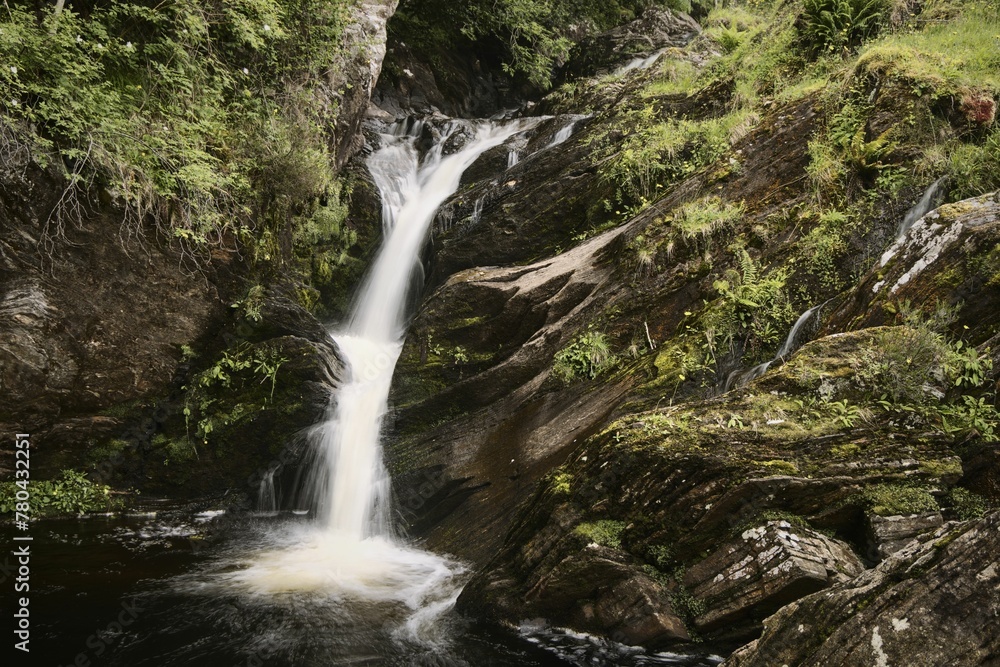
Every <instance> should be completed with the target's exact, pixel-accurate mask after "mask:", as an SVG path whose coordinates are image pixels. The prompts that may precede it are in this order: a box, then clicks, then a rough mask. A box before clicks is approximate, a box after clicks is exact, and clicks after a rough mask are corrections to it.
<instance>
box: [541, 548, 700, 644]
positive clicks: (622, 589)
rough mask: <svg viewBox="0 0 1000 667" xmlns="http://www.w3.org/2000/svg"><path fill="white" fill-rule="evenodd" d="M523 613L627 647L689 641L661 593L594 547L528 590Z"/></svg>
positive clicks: (606, 551)
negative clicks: (610, 638)
mask: <svg viewBox="0 0 1000 667" xmlns="http://www.w3.org/2000/svg"><path fill="white" fill-rule="evenodd" d="M527 601H528V604H527V605H526V608H525V611H526V612H528V613H530V612H532V611H537V612H538V613H543V614H545V615H546V616H548V617H549V619H550V620H551V621H553V622H555V623H557V624H566V625H570V626H571V627H574V628H576V629H580V630H584V631H590V632H599V633H602V634H606V635H608V636H611V637H615V638H616V639H618V640H619V641H622V642H624V643H628V644H633V645H642V646H657V645H662V644H664V643H669V642H676V641H678V640H687V639H689V637H688V634H687V631H686V630H685V628H684V623H683V622H682V621H681V620H680V619H679V618H678V617H677V616H676V615H675V614H674V610H673V608H672V607H671V605H670V601H669V596H668V594H667V591H666V590H665V589H664V588H663V586H661V585H660V584H659V583H657V582H656V581H655V580H654V579H652V578H651V577H649V576H648V575H646V574H643V573H641V572H637V571H636V570H635V569H633V568H631V567H629V566H628V565H627V564H626V563H624V562H622V554H621V553H617V552H615V551H614V550H613V549H608V548H607V547H601V546H598V545H596V544H590V545H587V546H586V547H585V548H584V549H583V550H582V551H580V552H578V553H576V554H574V555H571V556H568V557H567V558H566V559H565V560H563V561H562V562H560V563H559V564H558V565H556V567H555V568H553V570H552V571H551V572H550V573H549V574H548V576H546V577H545V578H544V579H543V580H542V581H540V582H538V584H536V586H535V587H534V588H533V589H532V590H531V591H529V592H528V596H527Z"/></svg>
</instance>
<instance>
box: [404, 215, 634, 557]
mask: <svg viewBox="0 0 1000 667" xmlns="http://www.w3.org/2000/svg"><path fill="white" fill-rule="evenodd" d="M617 233H618V232H617V230H615V231H612V232H609V233H608V234H607V235H605V236H603V237H598V238H594V239H591V240H590V241H588V242H587V243H584V244H582V245H581V246H579V247H577V248H574V249H573V250H571V251H569V252H567V253H564V254H563V255H560V256H558V257H555V258H553V259H550V260H546V261H544V262H539V263H537V264H532V265H529V266H526V267H512V268H495V267H494V268H481V269H472V270H469V271H463V272H460V273H458V274H457V275H454V276H452V277H451V278H450V279H449V280H448V281H447V283H445V284H444V285H443V286H441V287H440V288H439V289H438V290H436V291H435V292H434V293H433V294H432V295H431V296H430V297H428V298H427V300H426V301H425V303H424V306H423V307H422V309H421V311H420V312H419V313H418V314H417V316H416V318H415V319H414V322H413V325H412V327H411V330H410V333H409V335H408V336H407V341H406V344H405V346H404V349H403V353H402V355H401V357H400V361H399V363H398V365H397V372H396V375H395V380H394V386H393V391H392V397H391V398H392V401H393V403H394V405H395V406H396V410H395V412H394V414H393V415H392V416H391V422H390V423H391V425H392V426H391V430H390V433H389V442H388V443H387V448H386V455H387V460H388V463H389V465H390V467H391V469H392V470H393V472H394V479H395V482H396V485H397V492H398V493H399V494H400V495H401V496H402V497H409V498H415V497H416V496H417V495H421V496H423V495H426V496H427V497H426V498H424V499H423V500H422V501H421V502H415V504H414V507H413V508H412V511H411V512H408V513H407V514H408V516H407V519H408V520H409V521H410V522H411V525H413V526H415V527H416V528H417V529H419V530H420V532H421V533H422V534H424V535H425V536H426V537H427V539H428V543H429V544H431V545H433V546H434V547H436V548H440V549H442V550H445V551H448V552H450V553H457V554H460V555H461V556H463V557H465V558H469V559H472V560H476V561H479V562H485V561H486V560H488V559H489V558H490V557H491V556H492V555H493V554H494V553H495V549H496V547H497V546H498V545H499V543H500V541H501V540H502V538H503V534H504V532H505V531H506V529H507V527H508V526H509V525H510V522H511V519H512V516H511V513H510V509H509V508H510V507H512V506H515V505H516V504H518V503H519V502H521V501H523V500H524V499H526V498H527V497H528V496H529V495H530V494H531V493H532V492H533V491H534V486H533V485H534V484H535V482H536V481H537V480H538V479H539V478H540V477H541V475H543V474H544V473H545V472H547V471H548V470H550V469H551V468H552V466H553V465H558V463H559V462H561V459H562V458H563V457H565V455H566V453H567V451H568V449H569V448H570V447H572V446H573V445H574V443H576V442H578V441H579V440H580V439H582V438H584V437H586V436H587V435H589V433H590V432H591V431H592V429H593V428H594V427H595V425H596V424H597V423H598V422H599V421H600V420H602V419H604V418H605V417H606V416H607V414H608V412H609V411H610V410H611V409H612V407H613V405H614V403H615V401H616V400H617V399H616V397H618V396H620V395H621V394H622V393H623V391H624V383H620V382H609V383H606V384H603V385H601V386H597V387H595V386H587V385H586V384H583V383H581V384H578V385H575V386H569V387H563V386H562V385H561V384H560V383H557V382H554V381H553V380H552V379H550V372H551V366H552V358H553V356H554V355H555V353H556V352H557V351H558V350H559V349H560V347H561V346H562V345H565V344H567V343H568V341H569V340H570V339H571V337H572V335H573V332H575V331H576V330H577V328H578V327H580V326H583V323H584V322H586V321H587V319H588V318H589V317H590V316H591V315H592V313H594V312H595V311H597V310H599V309H601V308H603V307H604V306H605V305H606V299H608V298H610V297H611V295H612V294H613V293H614V291H615V289H616V288H615V287H614V286H612V285H610V284H608V283H607V279H608V275H609V272H610V270H611V267H609V266H607V265H606V264H604V263H602V261H601V257H602V255H603V253H604V252H605V250H606V248H607V246H608V244H610V243H613V242H614V239H615V236H616V235H617ZM604 288H607V290H608V291H602V290H603V289H604ZM556 415H558V416H559V418H558V420H557V419H556ZM442 469H444V470H445V472H444V474H441V470H442ZM428 484H430V485H431V487H432V488H434V489H436V491H434V492H433V493H430V494H426V493H425V492H423V491H420V489H425V488H426V486H427V485H428Z"/></svg>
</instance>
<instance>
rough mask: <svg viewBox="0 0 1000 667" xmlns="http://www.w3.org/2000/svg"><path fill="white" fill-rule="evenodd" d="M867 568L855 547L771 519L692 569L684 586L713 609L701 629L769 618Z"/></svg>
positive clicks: (700, 620)
mask: <svg viewBox="0 0 1000 667" xmlns="http://www.w3.org/2000/svg"><path fill="white" fill-rule="evenodd" d="M862 570H864V565H863V564H862V563H861V561H860V560H859V559H858V557H857V556H855V555H854V552H852V551H851V549H850V547H849V546H847V545H846V544H844V543H843V542H840V541H838V540H833V539H830V538H828V537H826V536H825V535H823V534H821V533H817V532H816V531H814V530H810V529H808V528H800V527H793V526H792V525H791V524H789V523H788V522H786V521H769V522H767V523H766V524H764V525H761V526H758V527H756V528H749V529H747V530H746V531H744V532H743V533H742V534H741V535H740V537H739V539H737V540H734V541H732V542H729V543H727V544H725V545H723V546H722V547H720V548H719V549H718V550H717V551H715V553H713V554H712V555H711V556H709V557H708V558H706V559H705V560H703V561H701V562H700V563H698V564H696V565H694V566H692V567H691V568H690V569H688V571H687V574H686V575H685V577H684V585H685V586H686V587H687V589H688V590H689V591H690V592H691V594H692V595H694V596H695V597H697V598H698V599H700V600H702V602H704V604H705V607H706V609H707V611H706V612H705V613H704V614H701V615H700V616H698V617H697V618H696V619H695V625H696V626H697V627H698V629H699V630H706V631H707V630H714V629H716V628H719V627H722V626H725V625H729V624H732V623H733V622H734V621H738V620H742V619H747V618H758V619H760V618H763V617H764V616H766V615H768V614H770V613H773V612H774V611H776V610H777V609H778V608H780V607H781V606H782V605H783V604H786V603H787V602H790V601H792V600H797V599H798V598H800V597H803V596H805V595H808V594H810V593H814V592H816V591H817V590H821V589H823V588H826V587H828V586H830V585H832V584H835V583H841V582H843V581H846V580H848V579H849V578H851V577H853V576H856V575H857V574H859V573H861V571H862Z"/></svg>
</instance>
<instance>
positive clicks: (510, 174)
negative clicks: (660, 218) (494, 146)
mask: <svg viewBox="0 0 1000 667" xmlns="http://www.w3.org/2000/svg"><path fill="white" fill-rule="evenodd" d="M569 122H572V118H567V117H560V118H557V119H553V120H552V121H548V122H546V123H544V124H543V125H541V126H539V127H538V129H537V131H536V132H535V133H534V134H532V135H531V139H530V140H529V141H528V142H527V143H526V144H525V146H524V148H523V149H522V153H521V157H520V160H519V162H518V163H517V164H516V165H515V166H513V167H512V168H510V169H507V167H506V159H507V158H506V151H504V152H503V153H497V152H494V153H493V154H484V156H483V157H481V158H480V161H479V162H477V163H476V164H474V165H472V167H471V174H473V175H477V176H479V178H480V180H479V181H478V182H477V183H475V184H474V185H470V186H469V187H466V188H465V189H463V190H461V191H459V193H458V194H457V195H456V196H455V197H454V198H452V200H451V201H449V202H448V203H446V204H445V206H444V207H442V210H441V213H440V214H439V219H443V220H446V221H447V222H448V224H445V225H440V224H439V225H438V226H437V227H436V229H435V235H434V238H433V255H432V259H431V263H430V264H431V274H430V276H429V283H430V284H431V285H438V284H440V283H442V282H443V281H444V280H446V279H447V277H448V276H450V275H452V274H454V273H457V272H459V271H462V270H464V269H468V268H472V267H476V266H495V265H507V264H524V263H527V262H534V261H538V260H539V259H541V258H543V257H550V256H552V255H556V254H558V250H562V249H565V248H568V247H570V246H572V245H573V244H574V243H576V242H578V241H576V240H574V238H573V237H578V236H579V235H581V234H583V233H585V232H588V231H591V230H593V229H596V228H599V227H601V226H602V225H605V224H606V223H607V222H608V221H609V220H610V219H611V218H612V217H613V216H612V215H611V213H610V212H609V211H608V210H607V209H606V208H605V206H604V202H605V200H609V199H610V198H612V196H613V194H614V187H613V186H612V185H611V184H610V183H608V182H607V181H606V180H604V179H601V178H600V177H599V175H598V173H597V170H596V168H595V167H594V166H593V165H592V164H591V162H590V160H589V159H588V149H587V147H586V146H585V145H583V143H582V138H581V137H583V136H584V135H585V134H586V127H587V126H586V122H585V121H581V122H578V124H577V126H576V130H577V134H575V135H574V136H572V137H570V138H569V139H568V140H567V141H565V142H563V143H561V144H558V145H555V146H550V145H549V144H550V143H551V142H552V140H553V138H554V136H555V134H556V133H557V132H558V131H559V130H560V129H562V128H563V127H565V126H566V125H567V123H569ZM494 169H502V170H501V171H500V172H499V173H495V175H493V176H490V174H491V172H492V171H493V170H494Z"/></svg>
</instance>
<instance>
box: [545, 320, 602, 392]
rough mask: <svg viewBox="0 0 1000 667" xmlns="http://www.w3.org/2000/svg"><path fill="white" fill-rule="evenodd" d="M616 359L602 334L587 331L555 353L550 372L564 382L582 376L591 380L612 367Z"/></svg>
mask: <svg viewBox="0 0 1000 667" xmlns="http://www.w3.org/2000/svg"><path fill="white" fill-rule="evenodd" d="M617 361H618V360H617V358H616V357H615V355H614V354H613V353H612V352H611V347H610V346H609V345H608V340H607V338H606V337H605V336H604V334H603V333H601V332H599V331H587V332H585V333H583V334H581V335H579V336H577V338H576V339H575V340H574V341H573V342H572V343H570V344H569V345H568V346H566V347H564V348H563V349H562V350H560V351H559V352H557V353H556V356H555V360H554V362H553V364H552V372H553V373H554V374H555V376H556V377H558V378H559V379H560V380H562V381H563V382H566V383H569V382H573V381H574V380H577V379H582V378H589V379H591V380H592V379H594V378H596V377H597V376H598V375H600V374H601V373H603V372H605V371H607V370H609V369H611V368H613V367H614V366H615V364H616V363H617Z"/></svg>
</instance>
